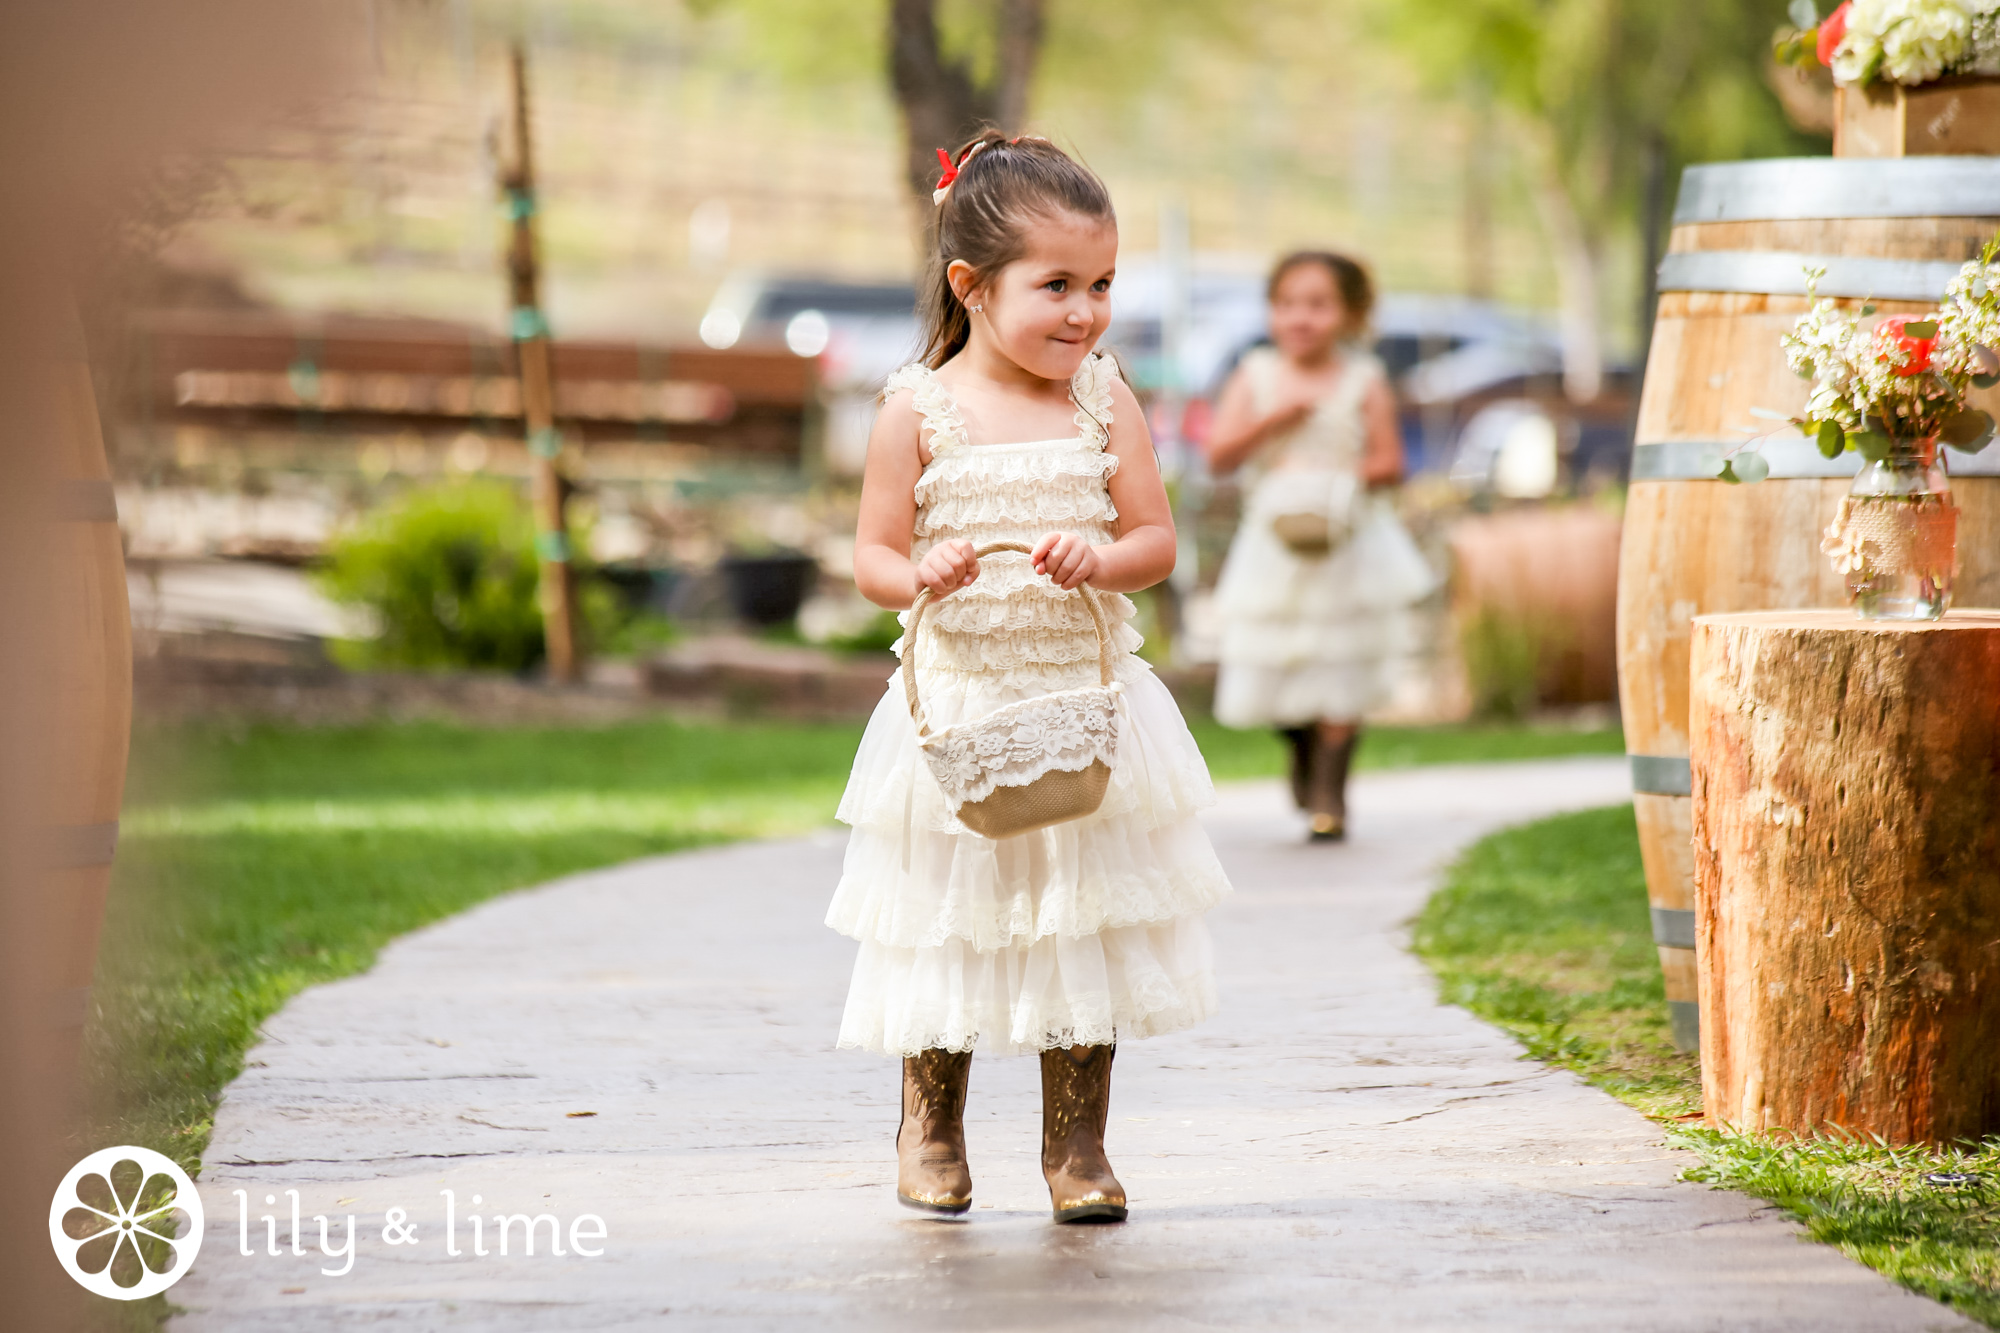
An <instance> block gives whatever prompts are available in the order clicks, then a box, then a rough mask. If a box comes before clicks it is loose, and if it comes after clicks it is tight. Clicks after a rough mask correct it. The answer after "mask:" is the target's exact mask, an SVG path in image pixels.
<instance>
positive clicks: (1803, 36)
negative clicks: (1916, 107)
mask: <svg viewBox="0 0 2000 1333" xmlns="http://www.w3.org/2000/svg"><path fill="white" fill-rule="evenodd" d="M1790 17H1791V20H1792V26H1791V27H1789V28H1781V29H1779V30H1778V35H1777V38H1776V40H1775V42H1774V44H1773V53H1774V54H1775V55H1776V56H1777V58H1778V61H1779V63H1780V64H1787V65H1798V66H1804V67H1810V66H1811V65H1813V64H1815V63H1817V64H1820V65H1825V66H1827V67H1828V68H1830V69H1831V70H1832V71H1833V81H1834V82H1835V83H1838V84H1841V85H1843V86H1846V87H1858V88H1865V87H1867V86H1868V85H1869V84H1871V83H1874V82H1875V81H1876V80H1878V79H1881V80H1885V81H1887V82H1889V83H1896V84H1901V85H1903V86H1904V87H1917V86H1919V85H1921V84H1926V83H1930V82H1933V81H1935V80H1937V79H1941V78H1944V77H1946V76H1948V75H1955V74H1976V75H1983V76H1987V77H1991V76H1994V75H2000V0H1847V3H1845V4H1842V5H1841V6H1840V7H1839V8H1837V9H1835V10H1834V11H1833V12H1832V13H1831V14H1828V15H1827V16H1826V17H1825V18H1824V19H1822V18H1820V17H1819V13H1818V10H1817V9H1816V8H1815V6H1814V4H1813V0H1792V7H1791V15H1790Z"/></svg>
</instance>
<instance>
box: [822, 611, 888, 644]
mask: <svg viewBox="0 0 2000 1333" xmlns="http://www.w3.org/2000/svg"><path fill="white" fill-rule="evenodd" d="M902 637H903V624H902V622H901V621H899V620H897V619H896V613H895V612H894V611H877V612H876V613H875V614H874V615H873V616H870V617H869V618H868V621H867V623H865V624H863V625H862V626H861V627H860V628H859V629H856V630H854V631H852V632H850V633H847V634H836V635H834V636H833V637H832V638H830V639H828V640H827V641H826V647H828V648H831V649H833V650H834V651H835V652H837V653H886V652H888V651H889V648H890V645H892V644H894V643H895V642H896V640H898V639H900V638H902Z"/></svg>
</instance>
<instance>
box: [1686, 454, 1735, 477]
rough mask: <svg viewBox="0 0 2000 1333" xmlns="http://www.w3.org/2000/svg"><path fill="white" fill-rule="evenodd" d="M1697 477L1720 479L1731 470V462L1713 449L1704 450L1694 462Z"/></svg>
mask: <svg viewBox="0 0 2000 1333" xmlns="http://www.w3.org/2000/svg"><path fill="white" fill-rule="evenodd" d="M1694 470H1695V475H1696V476H1700V477H1720V476H1722V474H1723V473H1725V472H1727V471H1728V470H1729V460H1728V459H1726V458H1724V457H1723V456H1722V455H1721V454H1719V453H1717V452H1715V451H1714V450H1713V449H1708V450H1704V451H1703V452H1702V453H1701V454H1700V455H1698V456H1697V457H1696V458H1695V460H1694Z"/></svg>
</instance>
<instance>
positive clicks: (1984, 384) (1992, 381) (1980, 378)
mask: <svg viewBox="0 0 2000 1333" xmlns="http://www.w3.org/2000/svg"><path fill="white" fill-rule="evenodd" d="M1972 383H1973V384H1974V385H1975V386H1976V387H1978V388H1981V389H1990V388H1992V387H1993V386H1994V385H1996V384H2000V375H1974V376H1973V377H1972Z"/></svg>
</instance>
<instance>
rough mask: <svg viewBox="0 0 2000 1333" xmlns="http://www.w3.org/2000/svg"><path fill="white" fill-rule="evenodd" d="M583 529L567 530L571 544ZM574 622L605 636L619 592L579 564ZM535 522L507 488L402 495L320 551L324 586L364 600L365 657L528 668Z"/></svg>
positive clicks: (533, 636) (533, 621)
mask: <svg viewBox="0 0 2000 1333" xmlns="http://www.w3.org/2000/svg"><path fill="white" fill-rule="evenodd" d="M585 536H586V534H583V533H574V534H572V538H573V544H574V546H575V547H576V548H577V549H578V550H582V549H585V547H586V541H585ZM575 569H576V575H577V600H578V608H579V612H580V614H579V616H578V619H579V621H580V622H581V623H580V625H579V628H580V629H581V630H582V631H583V633H584V635H585V638H586V640H587V641H600V642H601V641H603V640H604V639H606V638H608V637H610V636H611V635H612V634H614V633H615V632H616V631H617V629H618V628H619V621H620V620H621V619H622V617H621V616H620V614H619V611H618V608H617V598H616V597H615V595H614V594H613V593H612V592H611V590H610V589H609V588H607V587H605V586H604V585H603V583H602V580H600V579H598V578H596V577H595V576H594V574H593V572H592V571H591V569H590V568H589V566H588V565H586V564H583V563H581V562H579V563H578V564H577V565H576V566H575ZM538 581H539V571H538V569H537V566H536V562H535V527H534V519H533V517H532V515H531V514H530V513H529V510H528V506H527V504H526V503H525V501H524V500H523V498H522V497H521V495H520V494H519V493H518V491H517V490H516V489H515V488H514V487H512V486H509V485H506V484H504V483H501V482H495V481H479V480H473V481H455V482H447V483H443V484H440V485H435V486H426V487H421V488H418V489H415V490H411V491H408V492H406V493H404V494H403V495H401V496H399V497H398V498H397V499H395V500H393V501H391V502H390V503H389V504H387V505H384V506H382V507H381V508H379V509H377V510H375V511H374V512H372V513H370V514H368V515H367V516H366V517H364V518H363V519H362V520H361V522H359V523H358V524H356V525H355V526H354V527H352V528H350V529H349V530H348V531H346V532H344V533H342V534H341V535H339V536H338V537H336V538H335V539H334V540H333V542H332V543H330V545H329V547H328V561H327V566H326V569H325V570H324V571H323V572H322V573H321V575H320V585H321V587H322V588H324V589H325V591H326V593H327V595H328V596H330V597H332V598H333V599H334V600H335V601H339V602H345V603H348V604H350V605H360V606H365V607H367V608H368V609H369V610H371V611H373V612H374V613H375V617H376V620H377V622H378V624H379V625H380V626H381V632H380V634H379V635H378V637H376V638H375V639H373V640H370V641H368V642H366V643H364V644H359V645H355V646H354V648H353V650H352V651H351V652H350V654H349V656H351V657H356V658H358V659H359V660H360V663H361V664H365V665H372V666H400V667H486V668H498V669H500V670H503V671H525V670H526V669H528V668H529V667H531V666H534V665H535V664H536V663H538V662H540V661H541V660H542V657H543V653H544V645H543V642H542V616H541V608H540V605H539V603H538V602H537V600H536V587H537V584H538Z"/></svg>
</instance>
